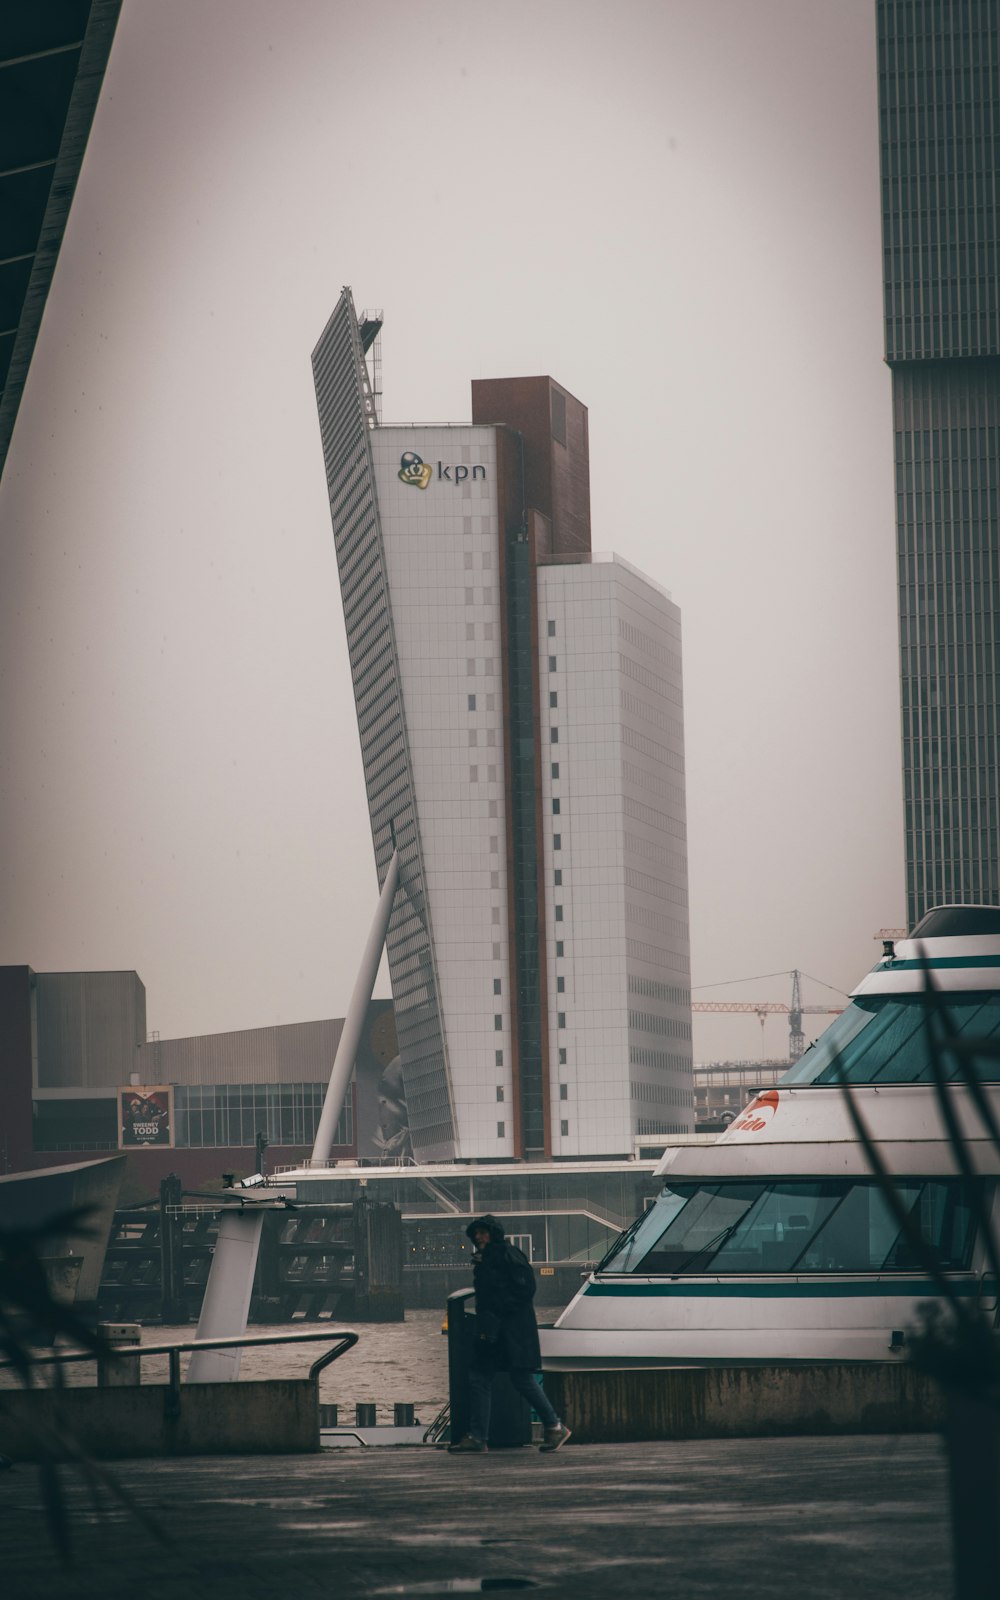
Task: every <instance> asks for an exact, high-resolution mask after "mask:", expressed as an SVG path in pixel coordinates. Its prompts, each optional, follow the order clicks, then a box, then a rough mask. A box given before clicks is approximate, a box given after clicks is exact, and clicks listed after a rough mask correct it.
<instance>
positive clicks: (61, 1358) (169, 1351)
mask: <svg viewBox="0 0 1000 1600" xmlns="http://www.w3.org/2000/svg"><path fill="white" fill-rule="evenodd" d="M360 1337H361V1335H360V1334H357V1333H355V1332H354V1329H353V1328H323V1329H317V1330H316V1332H315V1333H314V1332H311V1331H302V1332H298V1331H297V1332H295V1333H237V1334H231V1335H229V1336H228V1337H227V1338H224V1339H182V1340H179V1341H178V1342H177V1343H172V1344H114V1343H112V1345H111V1347H110V1348H109V1350H108V1351H107V1353H106V1355H105V1356H103V1357H100V1356H98V1355H97V1354H96V1352H95V1351H93V1350H59V1351H54V1352H53V1354H52V1355H35V1356H32V1360H31V1365H32V1366H33V1367H50V1366H61V1365H63V1364H64V1363H69V1362H72V1361H98V1360H101V1359H111V1360H113V1359H115V1357H118V1358H120V1359H122V1360H132V1359H135V1360H140V1361H141V1360H142V1357H143V1356H164V1355H165V1356H166V1357H167V1371H168V1375H167V1388H168V1391H169V1393H168V1395H167V1399H166V1415H167V1416H168V1417H176V1416H179V1415H180V1409H181V1355H182V1354H183V1353H184V1351H186V1350H241V1349H244V1348H245V1347H247V1346H249V1345H263V1344H307V1343H308V1342H309V1341H310V1340H311V1341H312V1342H313V1343H315V1342H316V1341H317V1340H319V1339H323V1340H331V1339H332V1340H334V1341H335V1343H334V1347H333V1349H331V1350H327V1351H326V1353H325V1354H324V1355H321V1356H320V1357H319V1358H318V1359H317V1360H316V1361H314V1362H313V1363H312V1366H311V1367H310V1368H309V1377H310V1380H318V1379H319V1375H320V1373H321V1372H322V1371H323V1368H324V1367H328V1366H329V1365H330V1363H331V1362H332V1361H336V1360H337V1359H338V1357H340V1356H342V1355H344V1354H345V1353H346V1352H347V1351H348V1350H353V1348H354V1346H355V1345H356V1344H357V1342H358V1340H359V1338H360ZM13 1364H14V1363H13V1362H11V1361H0V1367H2V1368H10V1367H12V1366H13Z"/></svg>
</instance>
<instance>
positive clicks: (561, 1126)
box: [559, 1118, 569, 1138]
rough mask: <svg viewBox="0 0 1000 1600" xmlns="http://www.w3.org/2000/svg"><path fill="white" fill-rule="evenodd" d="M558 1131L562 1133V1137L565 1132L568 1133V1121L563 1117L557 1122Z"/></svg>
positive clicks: (564, 1135)
mask: <svg viewBox="0 0 1000 1600" xmlns="http://www.w3.org/2000/svg"><path fill="white" fill-rule="evenodd" d="M559 1132H560V1133H561V1134H562V1136H563V1138H565V1137H566V1135H567V1133H569V1123H568V1122H567V1121H566V1120H565V1118H563V1120H562V1122H560V1124H559Z"/></svg>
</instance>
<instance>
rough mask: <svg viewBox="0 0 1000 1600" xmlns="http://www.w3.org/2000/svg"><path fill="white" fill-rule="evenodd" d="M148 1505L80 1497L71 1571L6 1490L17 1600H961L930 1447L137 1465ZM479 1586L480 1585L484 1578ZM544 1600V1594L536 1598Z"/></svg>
mask: <svg viewBox="0 0 1000 1600" xmlns="http://www.w3.org/2000/svg"><path fill="white" fill-rule="evenodd" d="M112 1470H113V1471H114V1472H115V1473H116V1474H117V1476H118V1477H119V1478H120V1479H121V1481H122V1482H123V1483H124V1484H126V1485H127V1487H128V1489H129V1491H130V1493H131V1494H132V1495H133V1496H134V1497H135V1500H136V1502H137V1503H138V1504H139V1505H141V1506H142V1507H145V1508H147V1509H148V1510H150V1511H152V1512H153V1513H154V1514H155V1516H156V1517H157V1518H158V1519H159V1521H160V1523H161V1524H162V1526H163V1527H164V1529H165V1531H166V1533H167V1536H168V1539H169V1542H168V1544H167V1545H165V1546H164V1545H161V1544H160V1543H158V1542H157V1541H156V1540H155V1539H154V1538H153V1537H152V1536H151V1535H150V1534H149V1533H147V1532H146V1530H145V1529H144V1528H143V1527H142V1526H141V1524H140V1523H139V1522H137V1521H136V1520H135V1518H134V1517H133V1516H132V1515H131V1514H130V1513H129V1512H128V1511H127V1510H125V1509H123V1508H122V1507H121V1506H120V1505H118V1504H116V1503H115V1502H113V1501H111V1500H109V1499H108V1497H107V1495H106V1494H102V1496H101V1502H102V1503H101V1505H100V1506H99V1507H95V1505H94V1504H93V1503H92V1502H91V1498H90V1494H89V1492H88V1491H87V1489H86V1488H85V1487H84V1486H83V1485H82V1484H81V1483H80V1480H79V1477H78V1475H77V1474H76V1473H75V1472H71V1471H69V1470H68V1469H64V1472H65V1476H66V1480H67V1482H68V1483H69V1484H70V1486H71V1487H70V1496H71V1501H72V1508H73V1523H74V1529H75V1545H76V1561H75V1564H74V1566H73V1567H71V1568H69V1569H66V1568H63V1567H62V1566H61V1565H60V1564H59V1562H58V1561H57V1560H56V1558H55V1557H54V1555H53V1554H52V1551H51V1547H50V1544H49V1540H48V1537H47V1534H46V1531H45V1523H44V1518H43V1514H42V1500H41V1494H40V1490H39V1481H38V1475H37V1471H36V1469H35V1468H33V1467H30V1466H21V1467H18V1468H17V1470H16V1471H14V1472H6V1473H2V1474H0V1593H2V1594H3V1595H4V1596H5V1597H6V1600H77V1597H79V1600H126V1597H128V1600H134V1597H135V1596H137V1595H141V1596H142V1600H168V1597H169V1600H178V1597H180V1596H183V1597H184V1600H229V1597H232V1600H265V1597H267V1600H274V1597H276V1596H279V1595H280V1596H282V1597H284V1596H288V1597H290V1600H311V1597H313V1596H317V1597H318V1596H320V1595H322V1596H323V1597H324V1600H329V1597H330V1596H331V1595H343V1596H351V1597H355V1596H356V1597H359V1600H361V1597H368V1596H372V1597H375V1596H390V1595H403V1596H410V1595H413V1596H417V1595H429V1596H434V1595H447V1594H449V1593H456V1592H458V1593H461V1592H466V1593H468V1592H475V1591H476V1590H477V1589H487V1590H496V1591H497V1592H498V1593H503V1592H507V1591H509V1592H511V1593H514V1592H517V1591H522V1592H524V1593H525V1594H530V1593H531V1592H532V1590H533V1589H535V1588H537V1591H538V1595H539V1600H549V1597H553V1600H555V1597H564V1596H565V1597H567V1600H568V1597H570V1596H572V1597H574V1600H591V1597H595V1600H596V1597H601V1600H604V1597H607V1596H614V1597H617V1596H623V1597H624V1596H627V1597H628V1600H646V1597H649V1600H653V1597H654V1596H655V1597H656V1600H665V1597H668V1596H669V1597H671V1600H702V1597H708V1596H712V1597H716V1596H726V1597H727V1600H731V1597H741V1600H743V1597H745V1600H763V1597H764V1596H766V1597H767V1600H774V1597H776V1596H778V1597H780V1600H796V1597H797V1596H800V1595H801V1596H803V1597H806V1596H808V1597H809V1600H844V1597H845V1596H847V1597H851V1600H855V1597H857V1600H860V1597H862V1596H867V1595H876V1594H877V1595H878V1596H879V1597H880V1600H947V1597H948V1596H949V1595H950V1592H951V1579H950V1557H949V1548H948V1537H949V1534H948V1514H947V1480H946V1473H945V1464H944V1453H943V1448H942V1445H941V1442H940V1440H939V1439H938V1438H936V1437H935V1436H933V1435H917V1436H906V1437H898V1436H895V1437H863V1438H858V1437H853V1438H814V1439H808V1438H805V1439H769V1440H711V1441H688V1442H682V1443H677V1442H673V1443H671V1442H657V1443H653V1444H616V1445H574V1444H572V1443H571V1444H570V1445H568V1446H567V1447H566V1448H565V1449H564V1450H562V1451H560V1452H559V1453H558V1454H556V1455H549V1456H540V1455H539V1454H538V1452H537V1451H535V1450H530V1449H522V1450H506V1451H494V1452H492V1453H491V1454H489V1455H488V1456H477V1457H472V1458H471V1459H470V1458H469V1457H461V1456H459V1457H456V1456H449V1455H448V1454H447V1453H445V1452H442V1451H437V1450H432V1449H419V1448H417V1449H414V1448H408V1449H391V1448H380V1449H356V1450H336V1451H324V1452H322V1453H321V1454H320V1455H311V1456H283V1457H259V1456H258V1457H253V1458H246V1459H238V1460H236V1459H225V1460H223V1459H218V1458H212V1459H209V1458H204V1457H198V1458H193V1459H189V1460H173V1461H169V1462H158V1461H138V1462H136V1461H130V1462H122V1463H119V1464H116V1465H115V1466H114V1468H113V1469H112ZM483 1580H485V1582H484V1581H483ZM528 1585H530V1587H528Z"/></svg>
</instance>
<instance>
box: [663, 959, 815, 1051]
mask: <svg viewBox="0 0 1000 1600" xmlns="http://www.w3.org/2000/svg"><path fill="white" fill-rule="evenodd" d="M789 976H790V977H791V980H792V1001H791V1004H790V1005H786V1004H785V1002H784V1001H783V1000H692V1002H691V1010H692V1011H716V1012H720V1011H728V1012H732V1011H750V1012H753V1013H754V1015H755V1016H756V1017H757V1020H758V1021H759V1023H760V1026H761V1030H763V1027H764V1023H765V1022H766V1020H767V1017H768V1014H769V1013H770V1012H774V1011H777V1012H781V1013H783V1014H784V1015H785V1016H787V1017H788V1059H789V1060H790V1061H798V1059H799V1056H800V1055H801V1054H802V1052H803V1051H804V1049H805V1047H806V1041H805V1035H804V1034H803V1032H802V1018H803V1017H804V1016H811V1017H831V1016H832V1017H835V1016H839V1015H840V1013H841V1011H843V1009H844V1007H843V1006H804V1005H803V1004H802V1001H801V998H800V992H799V979H800V978H801V973H800V972H799V970H798V968H797V967H795V968H793V970H792V972H791V973H790V974H789ZM706 987H710V985H706ZM762 1037H763V1032H762Z"/></svg>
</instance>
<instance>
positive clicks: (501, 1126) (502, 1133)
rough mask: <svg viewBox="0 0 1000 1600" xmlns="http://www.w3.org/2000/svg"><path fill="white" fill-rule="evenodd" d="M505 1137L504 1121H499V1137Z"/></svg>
mask: <svg viewBox="0 0 1000 1600" xmlns="http://www.w3.org/2000/svg"><path fill="white" fill-rule="evenodd" d="M503 1137H504V1125H503V1123H502V1122H498V1123H497V1138H498V1139H502V1138H503Z"/></svg>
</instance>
